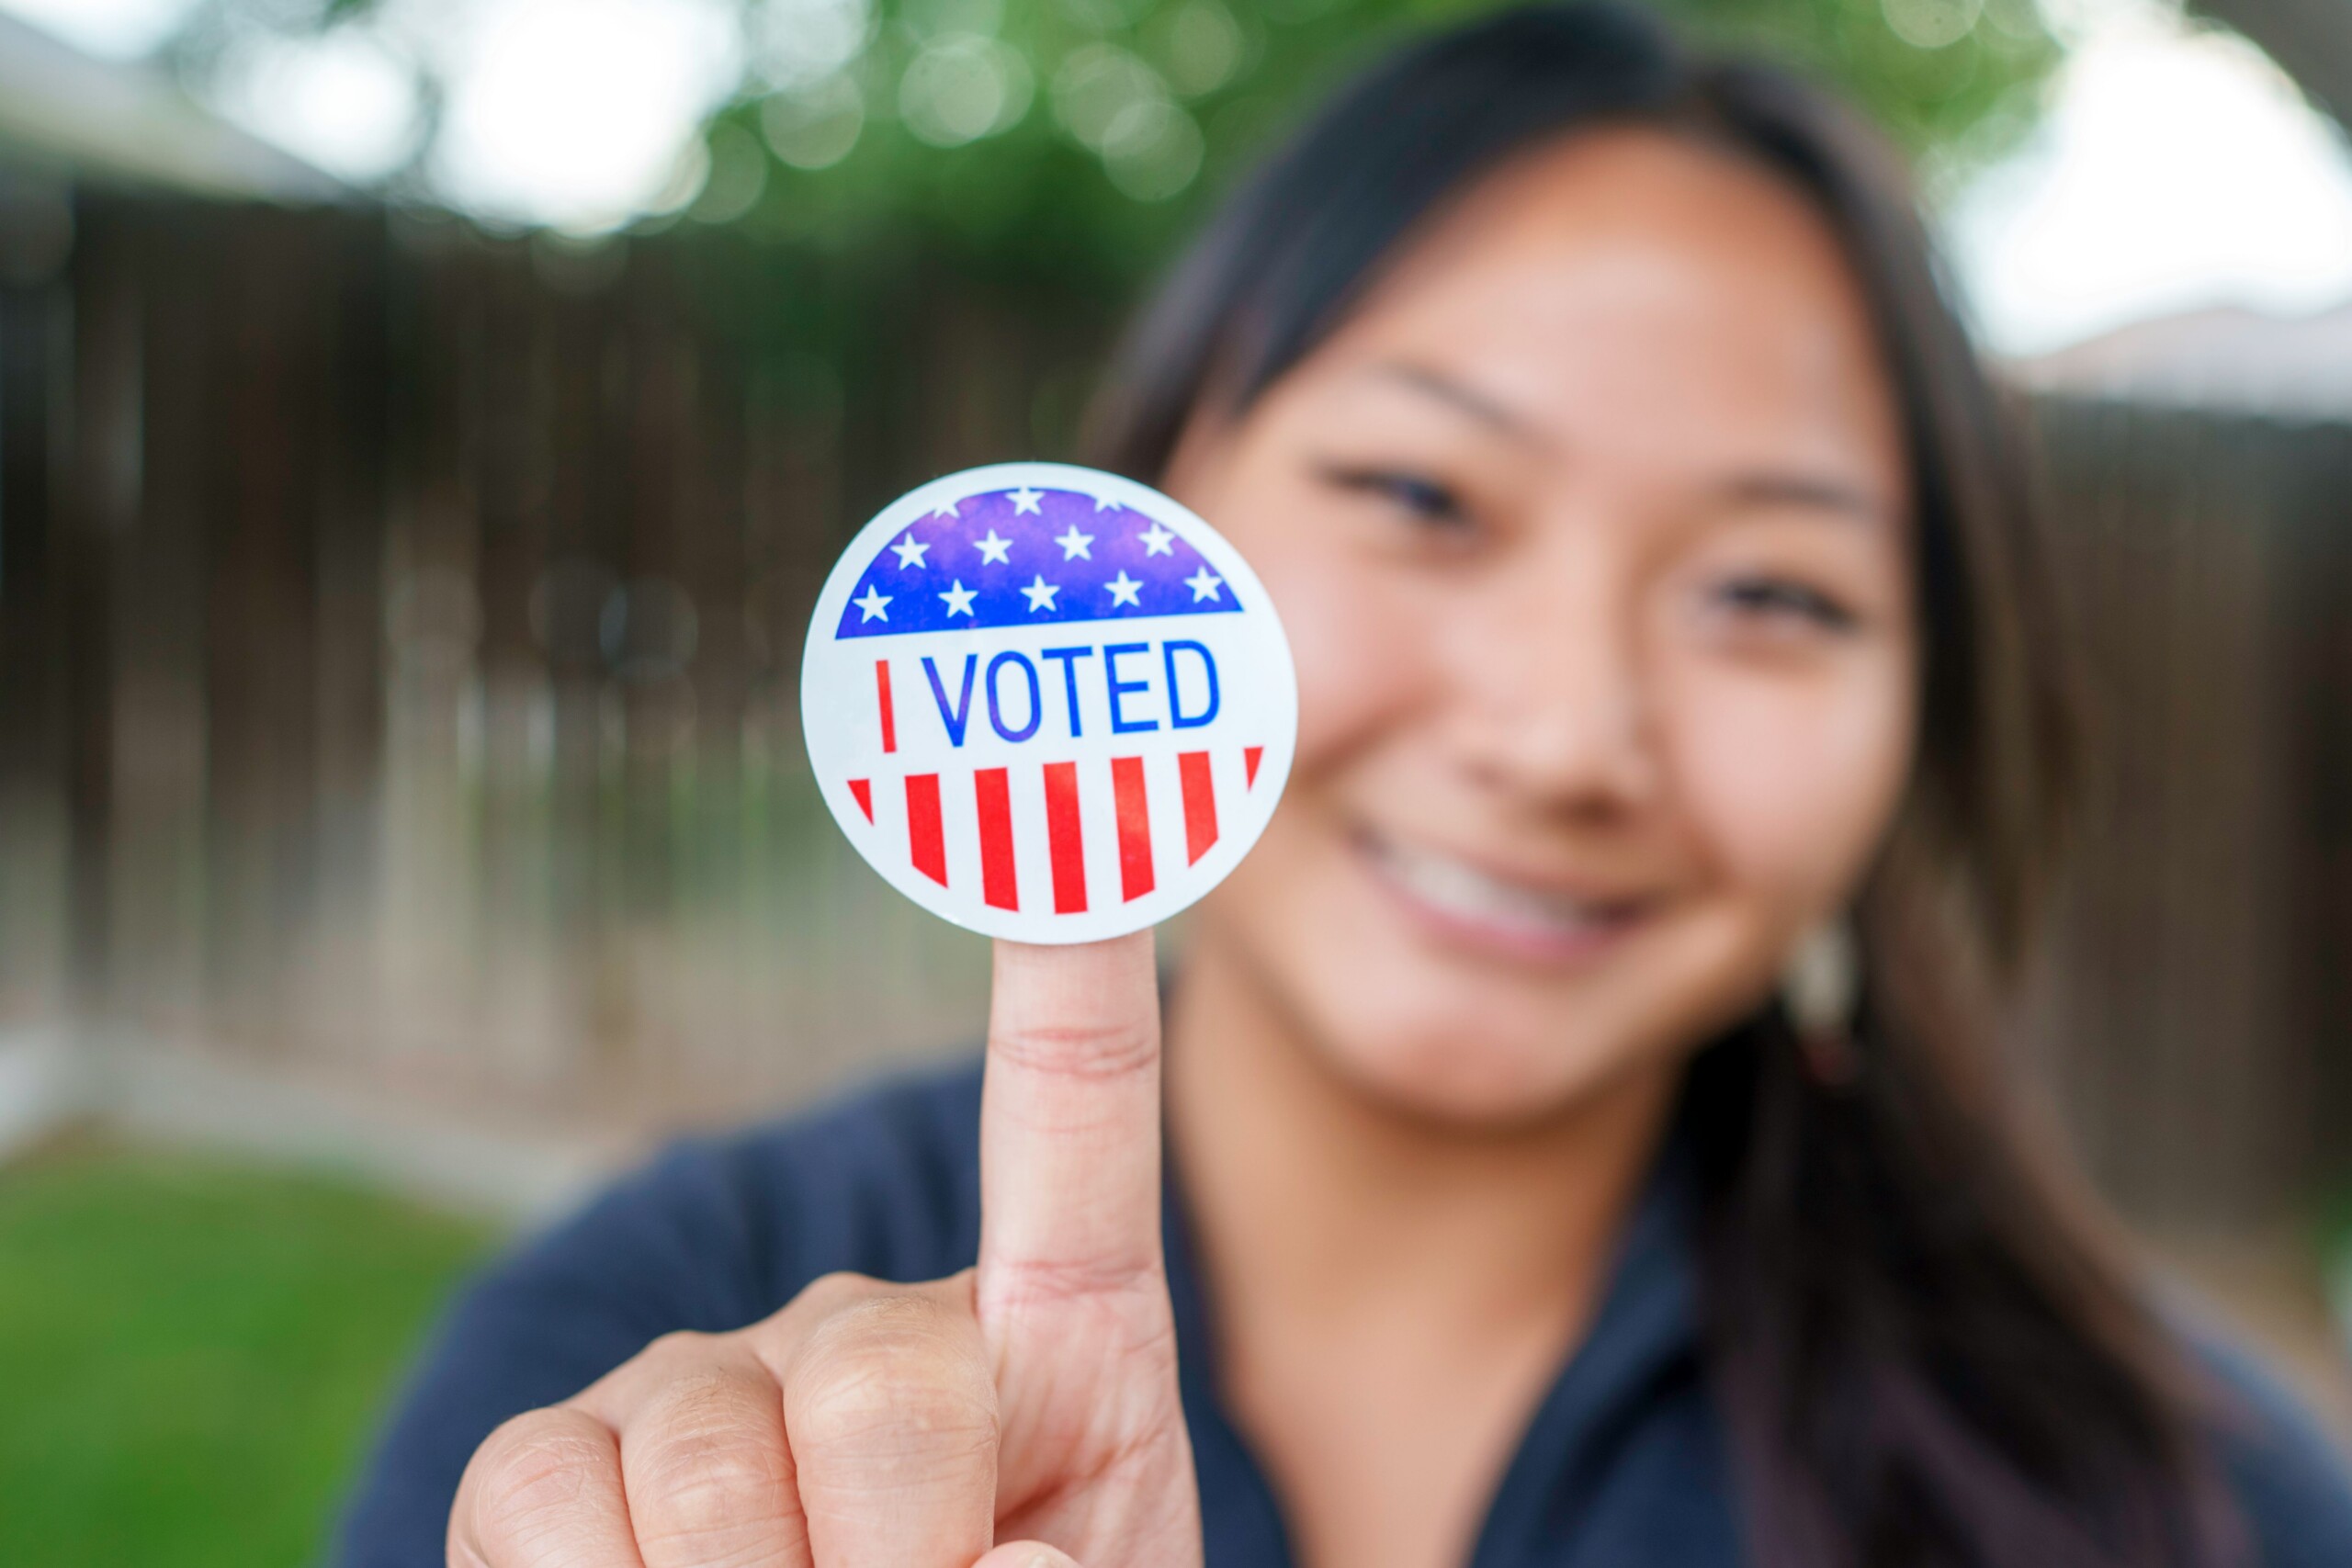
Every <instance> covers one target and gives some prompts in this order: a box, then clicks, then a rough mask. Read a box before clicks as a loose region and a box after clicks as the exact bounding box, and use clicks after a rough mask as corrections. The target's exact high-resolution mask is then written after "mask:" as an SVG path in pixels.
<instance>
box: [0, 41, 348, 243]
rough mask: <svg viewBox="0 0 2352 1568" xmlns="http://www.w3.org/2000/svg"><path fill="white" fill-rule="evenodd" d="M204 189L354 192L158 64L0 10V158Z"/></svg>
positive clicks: (302, 198) (264, 195)
mask: <svg viewBox="0 0 2352 1568" xmlns="http://www.w3.org/2000/svg"><path fill="white" fill-rule="evenodd" d="M7 154H14V155H15V156H16V157H17V159H18V160H20V161H30V162H34V163H36V164H50V165H62V167H64V168H66V169H68V170H70V171H72V172H73V173H74V174H77V175H88V176H92V177H96V178H100V179H112V180H119V181H124V182H128V183H132V184H142V185H160V186H170V187H172V188H175V189H179V190H186V191H192V192H196V193H198V194H201V195H205V196H214V197H232V198H245V199H254V198H258V199H264V200H276V201H296V202H340V201H347V200H349V199H351V197H352V196H353V194H354V193H353V192H352V190H351V187H349V186H345V184H343V183H342V182H341V181H339V180H337V179H335V178H334V176H333V175H329V174H327V173H325V172H324V171H323V170H321V169H318V168H315V167H313V166H312V165H311V164H306V163H304V162H302V160H300V158H297V157H295V156H294V155H293V154H291V153H289V152H284V151H282V150H281V149H278V148H276V147H273V146H271V145H270V144H269V143H267V142H266V141H261V140H260V139H259V138H257V137H254V136H251V135H248V134H247V133H245V132H244V131H242V130H237V129H236V128H235V127H234V126H232V125H229V124H227V123H226V122H224V121H222V120H221V119H220V118H217V117H216V116H214V115H212V114H210V113H209V112H207V111H206V110H205V109H204V108H203V107H201V106H199V105H198V103H197V102H196V101H195V100H194V99H192V98H190V97H189V96H187V93H186V92H185V91H183V90H182V89H181V87H180V85H178V84H177V83H176V82H174V81H173V80H172V79H171V78H170V77H168V76H167V75H165V74H164V73H162V72H161V71H159V70H157V69H155V68H153V67H152V66H148V65H142V64H124V63H118V62H112V61H105V60H97V59H94V58H93V57H91V56H89V55H86V54H84V53H82V52H81V51H79V50H76V49H74V47H72V46H71V45H70V44H66V43H64V42H62V41H61V40H59V39H55V38H52V37H51V36H50V35H49V34H47V33H45V32H42V31H41V30H40V29H39V28H35V27H33V26H31V25H30V24H29V23H26V22H22V21H18V20H17V19H16V18H14V17H0V156H5V155H7Z"/></svg>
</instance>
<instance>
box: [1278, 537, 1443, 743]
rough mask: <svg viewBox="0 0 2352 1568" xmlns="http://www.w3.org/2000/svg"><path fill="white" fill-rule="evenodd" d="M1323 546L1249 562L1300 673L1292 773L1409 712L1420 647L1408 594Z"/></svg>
mask: <svg viewBox="0 0 2352 1568" xmlns="http://www.w3.org/2000/svg"><path fill="white" fill-rule="evenodd" d="M1339 555H1340V552H1338V551H1336V550H1332V549H1329V548H1324V549H1319V550H1304V549H1302V550H1298V551H1289V550H1282V549H1276V550H1273V551H1271V552H1266V553H1265V554H1264V556H1263V557H1262V564H1261V555H1259V554H1252V555H1251V556H1250V561H1251V564H1252V566H1253V567H1254V568H1255V569H1256V570H1257V571H1258V573H1259V576H1260V578H1261V580H1262V581H1264V582H1265V585H1266V592H1267V593H1268V594H1269V595H1270V596H1271V597H1272V599H1273V602H1274V609H1275V611H1276V613H1278V614H1279V615H1281V616H1282V620H1283V633H1284V635H1285V636H1287V637H1288V638H1289V639H1290V651H1291V660H1292V662H1293V663H1294V664H1295V665H1296V667H1297V670H1298V750H1297V762H1296V764H1295V765H1296V768H1297V771H1298V772H1299V773H1301V774H1306V775H1311V774H1312V773H1313V772H1314V770H1315V769H1316V768H1317V766H1318V765H1319V764H1321V763H1323V762H1324V761H1328V760H1329V759H1332V758H1334V757H1337V756H1339V755H1341V754H1344V753H1346V752H1349V751H1351V750H1353V749H1354V748H1355V747H1356V746H1357V745H1359V744H1360V743H1362V742H1363V741H1365V740H1367V739H1371V738H1373V737H1374V736H1375V735H1376V734H1377V733H1378V731H1379V730H1380V729H1381V728H1382V726H1383V725H1384V724H1385V722H1387V721H1388V720H1389V719H1390V718H1392V717H1394V716H1397V715H1398V714H1399V713H1400V712H1402V711H1404V710H1406V709H1407V708H1408V707H1409V706H1410V705H1411V701H1412V694H1413V693H1414V691H1415V690H1416V689H1417V687H1418V685H1419V681H1418V679H1417V675H1416V670H1417V667H1418V665H1419V662H1420V661H1421V660H1422V659H1423V657H1424V655H1423V654H1422V652H1421V651H1420V650H1423V649H1426V648H1427V647H1428V644H1429V639H1428V638H1427V637H1424V636H1422V635H1421V632H1420V622H1421V619H1422V617H1421V616H1420V615H1419V613H1418V611H1417V609H1416V607H1415V605H1414V604H1412V603H1411V599H1410V596H1409V595H1408V594H1404V593H1399V592H1394V591H1393V590H1392V589H1390V588H1389V587H1388V586H1387V585H1386V584H1384V583H1383V582H1382V581H1380V574H1379V573H1378V572H1377V571H1375V570H1367V569H1365V568H1363V567H1361V566H1357V565H1354V564H1353V563H1350V562H1347V561H1345V560H1344V559H1336V560H1335V557H1337V556H1339Z"/></svg>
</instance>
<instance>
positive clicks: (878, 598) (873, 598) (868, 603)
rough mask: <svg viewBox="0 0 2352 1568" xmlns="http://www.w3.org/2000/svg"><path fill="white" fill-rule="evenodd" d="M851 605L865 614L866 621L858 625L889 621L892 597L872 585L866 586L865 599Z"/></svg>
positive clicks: (857, 600) (855, 600) (854, 601)
mask: <svg viewBox="0 0 2352 1568" xmlns="http://www.w3.org/2000/svg"><path fill="white" fill-rule="evenodd" d="M850 603H851V604H854V605H856V606H857V607H858V608H859V609H861V610H863V611H865V620H864V621H860V622H858V623H857V624H858V625H859V626H864V625H865V621H887V620H888V619H889V618H890V595H888V593H885V592H881V591H880V590H878V589H876V588H875V587H874V586H873V585H872V584H871V583H869V584H867V585H866V590H865V598H863V599H853V600H851V601H850Z"/></svg>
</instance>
